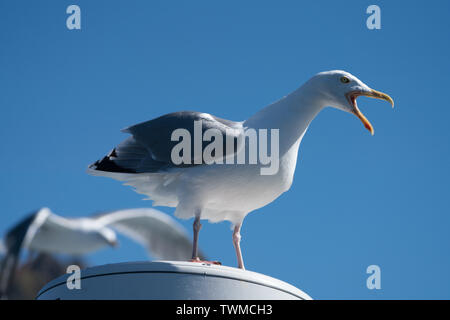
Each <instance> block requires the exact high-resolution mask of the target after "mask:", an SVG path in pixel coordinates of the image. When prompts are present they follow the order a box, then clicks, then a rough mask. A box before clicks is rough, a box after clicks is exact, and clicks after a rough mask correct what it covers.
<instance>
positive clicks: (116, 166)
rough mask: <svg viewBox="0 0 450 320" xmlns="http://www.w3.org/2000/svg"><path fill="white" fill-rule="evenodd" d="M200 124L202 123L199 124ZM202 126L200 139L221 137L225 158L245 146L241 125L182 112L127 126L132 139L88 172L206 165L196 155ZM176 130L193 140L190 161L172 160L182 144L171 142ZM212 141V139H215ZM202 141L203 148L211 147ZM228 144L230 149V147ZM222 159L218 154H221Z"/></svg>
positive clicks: (135, 171)
mask: <svg viewBox="0 0 450 320" xmlns="http://www.w3.org/2000/svg"><path fill="white" fill-rule="evenodd" d="M199 121H201V122H199ZM195 124H196V125H199V124H201V136H200V139H201V138H202V137H203V134H204V133H205V132H206V131H207V130H209V129H214V131H215V132H217V133H218V134H220V136H221V137H222V146H223V148H222V150H223V152H222V158H223V159H225V158H226V157H229V156H233V155H234V154H235V153H236V152H237V151H238V150H239V149H240V148H241V147H242V145H243V144H242V141H243V140H242V137H243V126H242V122H235V121H230V120H225V119H221V118H218V117H215V116H212V115H210V114H207V113H201V112H195V111H181V112H174V113H170V114H166V115H164V116H161V117H159V118H156V119H153V120H150V121H147V122H143V123H140V124H137V125H134V126H131V127H128V128H126V129H124V130H122V131H123V132H127V133H130V134H131V135H132V136H131V137H129V138H128V139H126V140H125V141H123V142H122V143H121V144H119V145H118V146H117V147H116V148H114V149H113V150H112V151H111V152H110V153H109V154H108V155H107V156H106V157H104V158H103V159H101V160H99V161H97V162H95V163H94V164H92V165H90V166H89V169H91V170H96V171H106V172H120V173H143V172H157V171H160V170H165V169H167V168H171V167H180V166H181V167H183V166H184V167H185V166H193V165H201V164H204V161H202V162H197V161H194V160H195V159H196V158H197V159H198V154H196V153H195V152H194V150H195V149H194V137H198V134H195V132H194V126H195ZM176 129H184V130H187V132H189V134H190V137H191V150H192V151H191V157H190V161H189V162H187V163H182V164H175V163H174V162H173V161H172V159H171V153H172V149H173V147H174V146H175V145H177V144H178V143H179V141H172V139H171V138H172V133H173V132H174V131H175V130H176ZM214 139H215V138H212V139H211V140H214ZM209 143H210V142H209V141H202V148H201V150H204V147H205V146H206V145H207V144H209ZM227 143H228V147H227ZM218 156H219V155H218Z"/></svg>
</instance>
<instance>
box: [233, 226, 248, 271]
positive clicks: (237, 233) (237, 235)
mask: <svg viewBox="0 0 450 320" xmlns="http://www.w3.org/2000/svg"><path fill="white" fill-rule="evenodd" d="M241 225H242V224H241V223H240V224H237V225H235V226H234V231H233V245H234V248H235V249H236V257H237V261H238V267H239V268H240V269H243V270H245V267H244V260H243V259H242V252H241V244H240V243H241Z"/></svg>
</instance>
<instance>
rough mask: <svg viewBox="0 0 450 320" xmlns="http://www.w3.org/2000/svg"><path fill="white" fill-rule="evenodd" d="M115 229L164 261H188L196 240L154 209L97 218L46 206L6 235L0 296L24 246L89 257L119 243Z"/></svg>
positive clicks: (2, 246) (25, 247) (113, 213)
mask: <svg viewBox="0 0 450 320" xmlns="http://www.w3.org/2000/svg"><path fill="white" fill-rule="evenodd" d="M116 231H118V232H120V233H122V234H124V235H125V236H127V237H129V238H131V239H133V240H134V241H136V242H138V243H140V244H141V245H143V246H144V247H145V248H146V249H147V252H148V254H149V255H151V256H153V257H156V258H158V259H162V260H187V259H188V258H189V257H190V248H191V247H192V243H191V241H190V239H189V237H188V235H187V233H186V231H185V230H184V228H183V227H182V226H181V225H180V224H179V223H178V222H176V221H175V220H174V219H172V218H171V217H170V216H168V215H167V214H165V213H163V212H161V211H158V210H156V209H152V208H142V209H124V210H118V211H112V212H107V213H102V214H100V215H97V216H94V217H83V218H64V217H61V216H58V215H56V214H54V213H53V212H51V211H50V209H48V208H42V209H40V210H38V211H36V212H34V213H33V214H31V215H29V216H28V217H26V218H25V219H23V220H22V221H21V222H19V223H18V224H17V225H15V226H14V227H13V228H11V229H10V230H9V231H8V232H7V235H6V237H5V240H4V244H2V245H0V252H1V250H2V249H1V248H3V252H4V255H5V256H4V259H3V261H2V262H1V270H0V297H1V296H4V294H5V292H7V288H8V287H9V285H10V284H11V282H12V277H13V274H14V270H15V269H16V266H17V264H18V261H19V259H20V253H21V250H22V249H28V250H30V251H34V252H40V253H41V252H44V253H51V254H68V255H84V254H88V253H92V252H95V251H97V250H100V249H102V248H106V247H108V246H110V247H111V246H113V247H114V246H117V236H116Z"/></svg>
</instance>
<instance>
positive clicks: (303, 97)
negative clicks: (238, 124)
mask: <svg viewBox="0 0 450 320" xmlns="http://www.w3.org/2000/svg"><path fill="white" fill-rule="evenodd" d="M322 101H323V99H322V98H321V96H320V93H318V92H317V91H316V90H314V87H313V86H311V85H310V83H309V82H307V83H305V84H304V85H303V86H301V87H300V88H299V89H297V90H295V91H294V92H292V93H290V94H289V95H287V96H285V97H284V98H282V99H280V100H278V101H277V102H274V103H272V104H271V105H269V106H267V107H265V108H264V109H262V110H260V111H258V112H257V113H256V114H254V115H253V116H252V117H250V118H249V119H248V120H246V121H245V122H244V127H247V128H254V129H279V130H280V131H279V134H280V155H283V154H284V153H285V152H287V151H288V150H289V149H290V148H291V147H292V146H293V145H294V144H295V143H296V142H298V143H300V141H299V140H300V139H301V138H302V137H303V135H304V134H305V132H306V130H307V129H308V126H309V124H310V123H311V121H312V120H313V119H314V118H315V117H316V115H317V114H318V113H319V112H320V111H321V110H322V109H323V108H324V107H325V105H326V104H325V103H323V102H322Z"/></svg>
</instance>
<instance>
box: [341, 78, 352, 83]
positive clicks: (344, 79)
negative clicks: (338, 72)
mask: <svg viewBox="0 0 450 320" xmlns="http://www.w3.org/2000/svg"><path fill="white" fill-rule="evenodd" d="M341 82H342V83H349V82H350V79H349V78H347V77H341Z"/></svg>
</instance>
